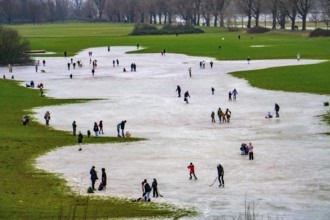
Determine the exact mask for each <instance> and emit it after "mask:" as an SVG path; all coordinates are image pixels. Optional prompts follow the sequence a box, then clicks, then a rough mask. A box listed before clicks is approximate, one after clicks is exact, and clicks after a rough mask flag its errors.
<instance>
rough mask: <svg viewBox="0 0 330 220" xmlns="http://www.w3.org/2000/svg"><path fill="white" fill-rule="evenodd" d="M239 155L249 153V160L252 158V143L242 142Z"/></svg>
mask: <svg viewBox="0 0 330 220" xmlns="http://www.w3.org/2000/svg"><path fill="white" fill-rule="evenodd" d="M240 150H241V155H249V160H253V159H254V157H253V145H252V144H251V142H250V143H249V145H247V144H245V143H242V144H241V147H240Z"/></svg>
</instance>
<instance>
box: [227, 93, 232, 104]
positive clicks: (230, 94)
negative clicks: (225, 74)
mask: <svg viewBox="0 0 330 220" xmlns="http://www.w3.org/2000/svg"><path fill="white" fill-rule="evenodd" d="M231 96H232V93H231V91H229V92H228V100H229V101H230V102H231V101H232V98H231Z"/></svg>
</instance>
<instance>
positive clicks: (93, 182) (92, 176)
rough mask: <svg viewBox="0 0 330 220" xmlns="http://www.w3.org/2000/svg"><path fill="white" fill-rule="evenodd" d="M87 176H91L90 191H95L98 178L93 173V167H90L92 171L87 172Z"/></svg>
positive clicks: (94, 172)
mask: <svg viewBox="0 0 330 220" xmlns="http://www.w3.org/2000/svg"><path fill="white" fill-rule="evenodd" d="M89 174H90V175H91V181H92V189H93V190H95V182H96V180H98V179H99V178H98V177H97V173H96V171H95V166H92V169H91V170H90V171H89Z"/></svg>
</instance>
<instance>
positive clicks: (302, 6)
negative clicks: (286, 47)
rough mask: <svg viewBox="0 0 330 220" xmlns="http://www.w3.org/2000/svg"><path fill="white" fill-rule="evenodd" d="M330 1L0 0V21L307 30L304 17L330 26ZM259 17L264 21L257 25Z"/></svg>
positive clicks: (14, 22) (10, 22)
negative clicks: (264, 26)
mask: <svg viewBox="0 0 330 220" xmlns="http://www.w3.org/2000/svg"><path fill="white" fill-rule="evenodd" d="M329 18H330V0H0V23H3V24H16V23H33V24H36V23H44V22H58V21H65V20H84V21H109V22H126V23H149V24H173V23H178V22H183V23H185V24H189V25H195V26H199V25H204V26H214V27H226V26H234V27H246V28H251V27H253V26H263V25H266V21H267V24H268V25H271V27H272V28H273V29H276V28H280V29H285V28H286V26H290V28H291V29H292V30H294V29H296V28H297V27H296V21H297V20H298V19H299V20H300V21H301V23H302V25H301V29H302V30H305V29H306V21H308V20H309V21H313V22H324V23H325V24H326V25H327V27H328V26H329V20H330V19H329ZM261 21H264V24H261Z"/></svg>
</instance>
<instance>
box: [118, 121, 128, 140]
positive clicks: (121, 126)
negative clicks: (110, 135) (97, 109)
mask: <svg viewBox="0 0 330 220" xmlns="http://www.w3.org/2000/svg"><path fill="white" fill-rule="evenodd" d="M126 122H127V121H126V120H124V121H121V122H120V123H119V124H118V125H117V133H118V135H117V136H118V137H123V138H124V137H125V131H124V130H125V124H126ZM120 129H121V135H122V136H120Z"/></svg>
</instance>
